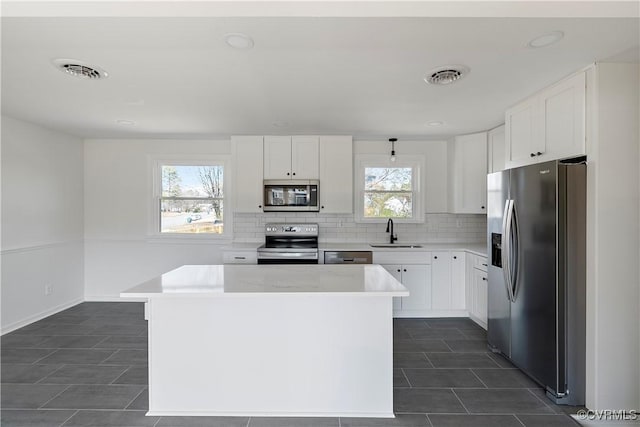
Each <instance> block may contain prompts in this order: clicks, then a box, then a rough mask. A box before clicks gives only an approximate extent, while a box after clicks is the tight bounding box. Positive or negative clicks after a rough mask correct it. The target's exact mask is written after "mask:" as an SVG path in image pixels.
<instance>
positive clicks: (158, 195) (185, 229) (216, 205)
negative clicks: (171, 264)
mask: <svg viewBox="0 0 640 427" xmlns="http://www.w3.org/2000/svg"><path fill="white" fill-rule="evenodd" d="M225 172H226V170H225V162H224V161H213V160H212V161H205V162H201V161H198V162H196V161H193V162H189V161H156V167H155V172H154V175H155V176H154V188H155V192H154V194H155V196H154V200H153V216H154V221H152V226H153V228H154V230H153V233H152V234H161V235H174V236H177V235H208V236H216V235H218V236H224V235H228V234H230V233H228V232H225V229H227V230H226V231H230V230H228V228H229V225H228V224H226V223H225V205H226V203H225V201H226V197H225V194H226V192H228V185H227V182H226V180H225V177H226V176H227V174H226V173H225Z"/></svg>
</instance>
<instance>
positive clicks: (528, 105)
mask: <svg viewBox="0 0 640 427" xmlns="http://www.w3.org/2000/svg"><path fill="white" fill-rule="evenodd" d="M537 111H538V98H537V97H534V98H531V99H528V100H527V101H524V102H522V103H521V104H519V105H517V106H515V107H513V108H511V109H509V110H507V112H506V114H505V149H506V150H507V154H506V156H505V161H506V164H505V166H506V167H507V168H513V167H517V166H523V165H528V164H531V163H535V162H536V160H535V156H536V153H537V151H540V152H544V151H545V150H544V147H540V146H539V145H538V144H539V143H538V142H537V141H536V138H537V137H536V134H535V129H536V124H537V118H536V115H537Z"/></svg>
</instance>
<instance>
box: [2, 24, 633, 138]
mask: <svg viewBox="0 0 640 427" xmlns="http://www.w3.org/2000/svg"><path fill="white" fill-rule="evenodd" d="M554 30H561V31H564V33H565V38H564V39H563V40H562V41H560V42H559V43H557V44H556V45H553V46H550V47H547V48H542V49H530V48H527V47H525V45H526V43H527V42H528V41H529V40H530V39H532V38H534V37H536V36H538V35H541V34H543V33H546V32H549V31H554ZM639 31H640V30H639V20H638V19H637V17H636V18H548V17H547V18H471V17H467V18H446V17H437V18H433V17H431V18H429V17H416V18H402V17H386V18H385V17H370V18H356V17H342V18H341V17H322V18H313V17H270V18H267V17H262V18H261V17H235V18H225V17H219V16H215V17H203V18H195V17H140V18H127V17H85V18H82V17H79V18H70V17H62V18H56V17H24V18H20V17H4V18H3V19H2V110H3V113H5V114H8V115H10V116H14V117H17V118H21V119H24V120H27V121H31V122H35V123H39V124H42V125H44V126H46V127H50V128H54V129H59V130H62V131H65V132H68V133H72V134H75V135H79V136H83V137H154V138H169V137H186V138H201V137H212V136H225V135H230V134H349V135H355V136H356V137H360V138H363V137H373V138H377V137H385V138H386V137H389V136H397V137H399V138H413V137H435V136H448V135H455V134H463V133H469V132H475V131H480V130H486V129H489V128H491V127H494V126H496V125H498V124H500V123H501V122H503V120H504V110H505V108H507V107H509V106H510V105H513V104H514V103H516V102H518V101H519V100H521V99H522V98H524V97H526V96H528V95H530V94H531V93H533V92H534V91H536V90H539V89H541V88H543V87H545V86H546V85H548V84H550V83H552V82H554V81H556V80H558V79H560V78H562V77H564V76H566V75H568V74H570V73H572V72H574V71H577V70H578V69H580V68H582V67H584V66H587V65H588V64H590V63H593V62H594V61H601V60H605V59H607V58H611V57H614V58H615V59H616V60H622V61H634V62H637V61H638V51H639V49H640V48H639V47H638V43H639V38H640V33H639ZM228 32H243V33H246V34H248V35H250V36H251V37H252V38H253V39H254V41H255V47H254V48H253V49H251V50H245V51H241V50H235V49H232V48H230V47H229V46H227V45H226V44H225V43H224V40H223V35H224V34H225V33H228ZM54 58H73V59H78V60H81V61H84V62H88V63H90V64H93V65H96V66H99V67H102V68H103V69H105V70H106V71H107V72H108V73H109V77H108V78H107V79H104V80H99V81H86V80H82V79H78V78H74V77H71V76H68V75H66V74H64V73H61V72H60V71H58V70H57V69H56V68H54V66H53V65H52V64H51V60H52V59H54ZM444 64H464V65H466V66H468V67H470V68H471V73H470V74H469V75H468V76H467V77H466V78H464V79H462V80H461V81H459V82H457V83H456V84H454V85H451V86H444V87H435V86H431V85H427V84H426V83H425V82H424V81H423V80H422V79H423V77H424V74H425V73H426V72H427V71H429V70H431V69H432V68H435V67H437V66H440V65H444ZM119 119H125V120H131V121H134V122H135V123H136V124H135V125H133V126H131V125H130V126H123V125H120V124H117V123H116V121H117V120H119ZM433 120H439V121H443V122H445V124H444V125H443V126H441V127H437V128H434V127H429V126H427V125H426V123H427V122H429V121H433ZM276 122H280V123H281V124H282V123H287V124H288V125H287V126H284V127H275V126H274V125H273V124H274V123H276Z"/></svg>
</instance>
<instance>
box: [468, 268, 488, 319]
mask: <svg viewBox="0 0 640 427" xmlns="http://www.w3.org/2000/svg"><path fill="white" fill-rule="evenodd" d="M473 285H474V286H473V287H474V295H473V310H472V314H473V315H474V316H475V317H476V318H477V319H478V320H479V321H480V322H481V323H483V324H484V325H485V326H486V324H487V300H488V290H489V289H488V285H487V273H486V272H484V271H482V270H478V269H477V268H474V269H473Z"/></svg>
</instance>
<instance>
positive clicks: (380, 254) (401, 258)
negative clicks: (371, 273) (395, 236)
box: [373, 249, 431, 264]
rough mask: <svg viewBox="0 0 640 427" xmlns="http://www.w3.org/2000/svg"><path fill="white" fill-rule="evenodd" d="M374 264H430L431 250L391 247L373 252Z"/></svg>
mask: <svg viewBox="0 0 640 427" xmlns="http://www.w3.org/2000/svg"><path fill="white" fill-rule="evenodd" d="M373 263H374V264H431V252H414V251H403V250H401V249H391V250H388V251H375V252H373Z"/></svg>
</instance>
